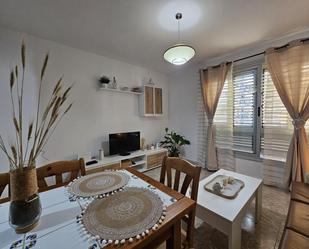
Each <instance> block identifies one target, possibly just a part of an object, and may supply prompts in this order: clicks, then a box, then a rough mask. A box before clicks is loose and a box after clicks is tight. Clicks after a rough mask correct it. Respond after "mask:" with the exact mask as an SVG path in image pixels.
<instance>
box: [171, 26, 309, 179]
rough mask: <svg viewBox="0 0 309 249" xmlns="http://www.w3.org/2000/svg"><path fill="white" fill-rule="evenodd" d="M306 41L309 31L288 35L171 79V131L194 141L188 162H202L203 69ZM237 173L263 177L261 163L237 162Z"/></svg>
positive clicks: (215, 60)
mask: <svg viewBox="0 0 309 249" xmlns="http://www.w3.org/2000/svg"><path fill="white" fill-rule="evenodd" d="M306 37H309V31H308V30H306V31H304V32H301V33H297V34H291V35H287V36H285V37H282V38H280V39H276V40H270V41H265V42H263V43H260V44H255V45H254V46H249V47H247V48H244V49H242V50H239V51H234V52H233V53H230V54H225V55H222V56H220V57H216V58H212V59H209V60H206V61H204V62H202V63H199V64H195V65H192V66H190V67H188V68H185V69H182V70H180V71H179V72H177V73H175V74H173V75H170V76H169V113H170V118H169V127H170V128H171V129H174V130H176V131H178V132H180V133H181V134H182V135H184V136H186V137H187V138H188V139H189V140H190V141H191V145H190V146H187V147H186V148H185V154H186V157H187V158H189V159H191V160H193V161H198V158H197V156H198V155H197V153H198V151H197V147H198V143H199V139H201V138H200V137H198V114H199V111H198V110H199V108H200V106H198V97H199V96H198V88H199V87H200V79H199V74H198V71H199V69H201V68H206V67H207V66H211V65H217V64H219V63H221V62H223V61H233V60H235V59H238V58H243V57H246V56H249V55H253V54H256V53H259V52H262V51H265V49H267V48H269V47H272V46H281V45H284V44H286V43H287V42H289V41H291V40H294V39H300V38H306ZM197 52H198V51H197ZM236 170H237V171H238V172H241V173H244V174H247V175H252V176H257V177H262V163H261V162H257V161H248V160H244V159H239V158H237V160H236Z"/></svg>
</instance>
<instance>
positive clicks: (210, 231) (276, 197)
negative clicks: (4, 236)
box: [145, 168, 290, 249]
mask: <svg viewBox="0 0 309 249" xmlns="http://www.w3.org/2000/svg"><path fill="white" fill-rule="evenodd" d="M145 174H147V175H148V176H150V177H152V178H154V179H155V180H159V176H160V168H157V169H154V170H151V171H148V172H146V173H145ZM209 174H210V173H209V172H207V171H206V170H202V172H201V179H202V178H205V177H206V176H208V175H209ZM262 196H263V197H262V198H263V199H262V200H263V209H262V216H261V220H260V222H259V223H258V224H257V225H256V224H255V223H254V218H253V217H254V216H253V215H254V203H252V205H251V208H250V210H249V212H248V213H247V215H246V217H245V218H244V221H243V224H242V228H243V229H242V248H243V249H251V248H252V249H256V248H259V249H272V248H278V245H279V242H280V238H281V234H282V229H283V226H284V223H285V218H286V214H287V211H288V205H289V198H290V196H289V193H287V192H285V191H283V190H280V189H278V188H274V187H269V186H263V195H262ZM227 243H228V241H227V237H226V236H225V235H224V234H222V233H221V232H219V231H218V230H216V229H214V228H212V227H210V226H209V225H207V224H206V223H204V222H202V221H201V220H196V230H195V238H194V248H196V249H225V248H227ZM162 248H165V247H164V246H162ZM160 249H161V247H160Z"/></svg>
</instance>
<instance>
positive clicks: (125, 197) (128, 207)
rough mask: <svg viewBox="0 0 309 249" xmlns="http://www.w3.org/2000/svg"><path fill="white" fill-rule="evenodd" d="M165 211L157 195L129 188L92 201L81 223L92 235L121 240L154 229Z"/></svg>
mask: <svg viewBox="0 0 309 249" xmlns="http://www.w3.org/2000/svg"><path fill="white" fill-rule="evenodd" d="M162 211H163V203H162V201H161V199H160V197H159V196H158V195H157V194H155V193H153V192H151V191H150V190H147V189H144V188H137V187H129V188H126V189H125V190H124V191H122V192H117V193H115V194H114V195H111V196H109V197H107V198H103V199H97V200H94V201H93V202H91V203H90V204H89V206H88V207H87V209H86V210H85V212H84V215H83V216H82V223H83V226H84V227H85V229H86V230H87V232H88V233H90V234H91V235H92V236H99V237H100V238H104V239H107V240H122V239H128V238H132V237H135V236H137V235H138V234H142V233H143V232H145V231H146V230H147V229H150V228H152V227H153V226H154V225H156V223H157V222H158V221H159V220H160V217H161V215H162Z"/></svg>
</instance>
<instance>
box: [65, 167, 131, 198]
mask: <svg viewBox="0 0 309 249" xmlns="http://www.w3.org/2000/svg"><path fill="white" fill-rule="evenodd" d="M129 180H130V176H129V175H128V174H126V173H124V172H120V171H105V172H100V173H95V174H91V175H86V176H83V177H81V178H79V179H77V180H75V181H74V182H72V183H71V184H70V185H69V186H68V191H69V193H70V194H72V195H75V196H77V197H84V198H87V197H92V196H97V195H102V194H106V193H110V192H112V191H115V190H117V189H119V188H122V187H124V186H125V185H126V184H127V183H128V182H129Z"/></svg>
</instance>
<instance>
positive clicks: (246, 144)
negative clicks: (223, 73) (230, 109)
mask: <svg viewBox="0 0 309 249" xmlns="http://www.w3.org/2000/svg"><path fill="white" fill-rule="evenodd" d="M256 75H257V70H255V69H253V70H246V71H241V72H237V73H234V75H233V86H234V87H233V93H234V98H233V99H234V120H233V126H234V131H233V136H234V148H235V150H238V151H243V152H249V153H253V152H254V149H255V144H254V142H255V133H254V128H255V127H254V124H255V116H254V115H255V103H256V97H255V96H256Z"/></svg>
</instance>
